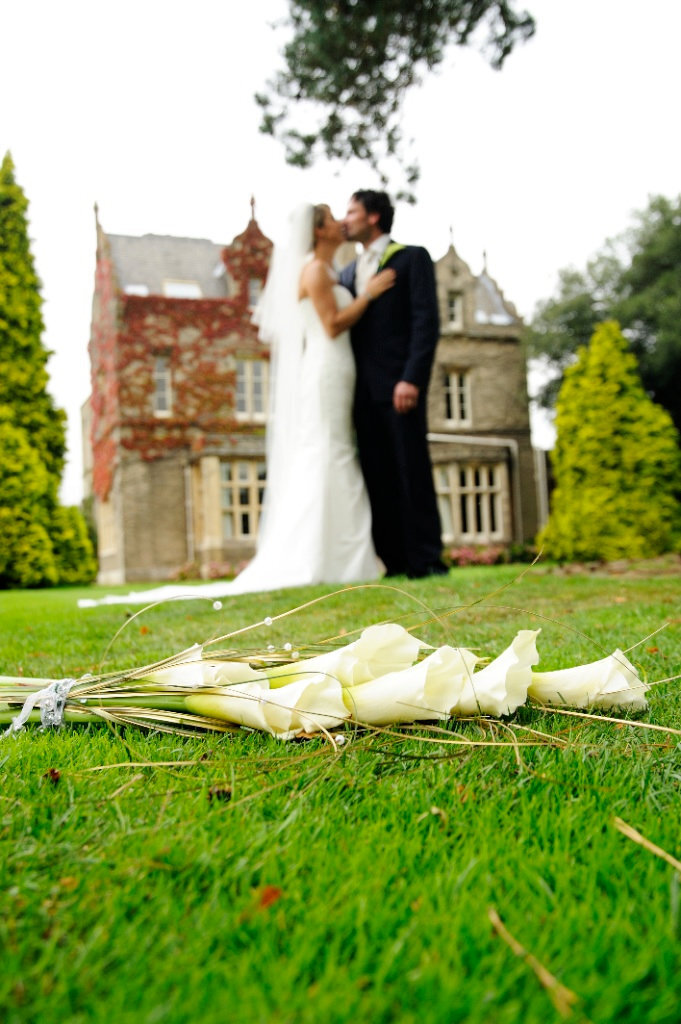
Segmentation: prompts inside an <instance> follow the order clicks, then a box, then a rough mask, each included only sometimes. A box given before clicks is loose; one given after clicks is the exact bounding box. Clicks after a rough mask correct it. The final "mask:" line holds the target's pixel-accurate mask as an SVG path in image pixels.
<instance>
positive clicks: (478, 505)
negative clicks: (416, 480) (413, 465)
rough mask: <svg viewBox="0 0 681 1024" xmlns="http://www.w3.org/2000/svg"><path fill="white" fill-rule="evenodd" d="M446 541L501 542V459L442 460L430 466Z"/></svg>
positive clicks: (503, 471)
mask: <svg viewBox="0 0 681 1024" xmlns="http://www.w3.org/2000/svg"><path fill="white" fill-rule="evenodd" d="M433 478H434V482H435V493H436V495H437V503H438V509H439V512H440V521H441V524H442V540H443V542H444V543H445V544H452V543H462V542H465V543H469V544H491V543H503V541H504V538H505V536H506V531H505V525H506V524H505V521H504V493H505V489H506V487H507V472H506V466H505V465H504V463H503V462H494V463H489V462H486V463H483V462H445V463H439V464H438V465H436V466H434V467H433Z"/></svg>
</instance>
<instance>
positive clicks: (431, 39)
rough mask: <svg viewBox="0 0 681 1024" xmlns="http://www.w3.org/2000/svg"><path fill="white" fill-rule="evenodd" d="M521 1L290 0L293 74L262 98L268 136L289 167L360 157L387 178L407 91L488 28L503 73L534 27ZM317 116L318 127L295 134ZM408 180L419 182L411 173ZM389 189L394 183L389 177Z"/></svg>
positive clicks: (287, 51)
mask: <svg viewBox="0 0 681 1024" xmlns="http://www.w3.org/2000/svg"><path fill="white" fill-rule="evenodd" d="M515 5H516V0H423V2H421V3H413V2H411V0H381V2H380V3H377V2H376V0H289V10H290V18H289V26H290V27H291V28H292V29H293V36H292V38H291V39H290V41H289V42H288V43H287V45H286V46H285V48H284V60H285V70H283V71H280V72H279V73H278V74H277V75H276V76H275V77H274V78H273V79H272V80H271V81H269V82H268V83H267V92H264V93H260V94H258V95H257V96H256V100H257V101H258V103H259V104H260V106H261V108H262V122H261V126H260V127H261V130H262V131H263V132H265V133H267V134H270V135H275V136H277V137H279V138H280V139H281V140H282V141H283V142H284V144H285V146H286V155H287V160H288V161H289V163H292V164H296V165H298V166H300V167H308V166H310V165H311V164H312V163H313V162H314V160H315V158H316V157H317V156H318V155H319V153H320V152H321V153H324V154H325V155H326V156H327V157H331V158H341V159H348V158H350V157H357V158H358V159H360V160H364V161H366V162H367V163H368V164H369V165H370V166H371V167H373V168H374V169H375V170H378V169H379V167H378V165H379V163H380V161H381V158H382V157H383V156H384V155H393V156H394V155H398V157H399V154H400V143H401V131H400V124H399V116H400V110H401V107H402V101H403V99H404V95H405V93H406V92H407V90H408V89H409V88H410V87H411V86H413V85H414V84H415V83H416V82H418V81H419V79H420V77H421V75H422V74H423V72H425V71H430V70H432V69H433V68H436V67H437V66H438V65H439V64H441V63H442V61H443V59H444V56H445V52H446V50H447V47H448V46H449V45H450V44H452V43H454V44H457V45H459V46H466V45H468V44H470V43H471V41H472V36H473V35H474V33H475V32H476V30H477V29H478V28H480V27H481V26H486V28H487V30H488V37H487V42H486V48H487V49H488V51H489V54H490V59H491V63H492V66H493V67H496V68H500V67H501V66H502V64H503V62H504V60H505V58H506V57H507V56H508V54H509V53H510V52H511V50H512V49H513V47H514V46H515V45H516V43H517V42H519V41H521V40H525V39H527V38H529V36H531V35H532V33H533V32H534V28H535V25H534V21H533V19H532V18H531V17H530V15H529V14H528V13H527V12H525V11H522V12H519V11H516V10H515V9H514V8H515ZM306 103H307V104H308V109H302V110H301V107H300V106H296V110H295V113H296V115H301V114H302V116H303V117H304V115H305V114H309V115H310V128H309V130H304V129H302V130H301V128H298V127H292V126H291V123H290V122H291V116H292V113H293V107H294V105H300V104H302V105H303V107H304V106H305V104H306ZM406 175H407V182H408V183H409V184H413V183H414V182H415V181H416V180H417V178H418V168H417V167H416V165H413V166H410V167H407V168H406ZM381 178H382V180H383V182H384V184H385V182H386V177H385V175H384V174H381Z"/></svg>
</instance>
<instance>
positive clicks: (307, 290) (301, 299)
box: [79, 204, 395, 606]
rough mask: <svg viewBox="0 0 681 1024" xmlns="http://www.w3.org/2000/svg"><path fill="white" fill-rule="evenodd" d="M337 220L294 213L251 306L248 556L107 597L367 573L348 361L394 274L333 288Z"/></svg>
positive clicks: (235, 590) (373, 565)
mask: <svg viewBox="0 0 681 1024" xmlns="http://www.w3.org/2000/svg"><path fill="white" fill-rule="evenodd" d="M343 241H344V236H343V227H342V222H341V221H337V220H336V219H335V218H334V217H333V215H332V213H331V210H330V209H329V207H328V206H326V205H319V206H312V205H311V204H305V205H304V206H301V207H299V208H298V209H297V210H295V211H294V213H293V214H292V215H291V219H290V236H289V241H288V244H287V245H286V246H285V247H284V248H283V249H280V248H279V247H275V250H274V252H273V255H272V261H271V264H270V271H269V274H268V278H267V284H266V286H265V289H264V292H263V296H262V299H261V301H260V303H259V305H258V308H257V310H256V314H255V317H254V319H255V321H256V323H257V324H258V326H259V334H260V337H261V338H262V339H263V340H265V341H267V342H269V343H270V346H271V367H272V371H271V379H272V385H271V395H270V415H269V419H268V426H267V485H266V489H265V499H264V505H263V514H262V516H261V521H260V528H259V531H258V549H257V553H256V555H255V558H254V559H253V560H252V561H251V562H250V563H249V565H248V566H247V567H246V568H245V569H244V571H243V572H242V573H241V574H240V575H239V576H237V577H236V579H234V580H232V581H230V582H227V583H225V582H222V581H220V582H215V583H209V584H204V585H203V586H199V587H191V588H188V587H179V586H176V585H173V586H163V587H157V588H155V589H153V590H146V591H138V592H134V593H131V594H128V595H109V596H108V597H105V598H103V599H102V600H101V601H90V600H84V601H80V602H79V604H80V605H81V606H90V605H93V604H98V603H103V604H109V603H126V604H127V603H132V602H136V603H146V604H148V603H151V602H154V601H158V600H164V599H166V598H170V597H178V596H196V597H219V596H223V595H229V594H244V593H251V592H254V591H261V590H275V589H279V588H280V587H295V586H303V585H305V584H314V583H350V582H354V581H360V580H370V579H375V578H376V577H377V575H378V563H377V559H376V553H375V551H374V547H373V542H372V540H371V512H370V508H369V498H368V495H367V491H366V487H365V484H364V479H363V477H362V472H361V469H360V466H359V461H358V458H357V453H356V449H355V443H354V436H353V427H352V400H353V393H354V385H355V363H354V358H353V354H352V348H351V346H350V333H349V329H350V327H352V326H353V324H355V323H356V322H357V321H358V320H359V318H360V317H361V316H362V314H363V313H364V312H365V311H366V309H367V307H368V305H369V303H370V302H371V301H372V300H373V299H375V298H377V297H378V296H379V295H381V294H382V293H383V292H384V291H386V290H387V289H388V288H391V287H392V286H393V284H394V282H395V273H394V271H392V270H383V271H380V272H379V273H378V274H376V275H375V276H374V277H372V278H371V279H370V280H369V283H368V285H367V287H366V289H365V291H364V292H363V294H362V295H360V296H358V297H357V298H353V297H352V295H351V294H350V292H349V291H347V289H346V288H344V287H343V286H342V285H340V284H338V280H337V275H336V272H335V270H334V268H333V257H334V253H335V252H336V250H337V249H338V247H339V246H340V245H341V243H342V242H343Z"/></svg>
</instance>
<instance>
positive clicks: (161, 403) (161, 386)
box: [152, 352, 173, 419]
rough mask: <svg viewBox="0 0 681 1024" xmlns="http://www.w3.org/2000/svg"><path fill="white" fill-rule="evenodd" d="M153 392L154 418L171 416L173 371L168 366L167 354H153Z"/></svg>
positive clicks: (168, 356)
mask: <svg viewBox="0 0 681 1024" xmlns="http://www.w3.org/2000/svg"><path fill="white" fill-rule="evenodd" d="M152 373H153V382H154V390H153V393H152V404H153V408H154V416H157V417H159V418H160V419H163V417H167V416H172V414H173V371H172V367H171V365H170V353H169V352H155V353H154V368H153V371H152Z"/></svg>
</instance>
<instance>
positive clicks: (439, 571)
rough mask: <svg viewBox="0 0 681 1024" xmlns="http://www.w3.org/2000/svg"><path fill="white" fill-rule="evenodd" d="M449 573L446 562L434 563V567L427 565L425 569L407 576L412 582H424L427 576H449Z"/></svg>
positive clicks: (416, 570)
mask: <svg viewBox="0 0 681 1024" xmlns="http://www.w3.org/2000/svg"><path fill="white" fill-rule="evenodd" d="M448 573H449V569H448V568H447V566H446V565H445V564H444V562H433V564H432V565H426V566H425V567H424V568H423V569H415V570H414V571H413V572H409V573H407V575H408V576H409V579H410V580H422V579H425V577H426V576H447V575H448Z"/></svg>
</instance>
